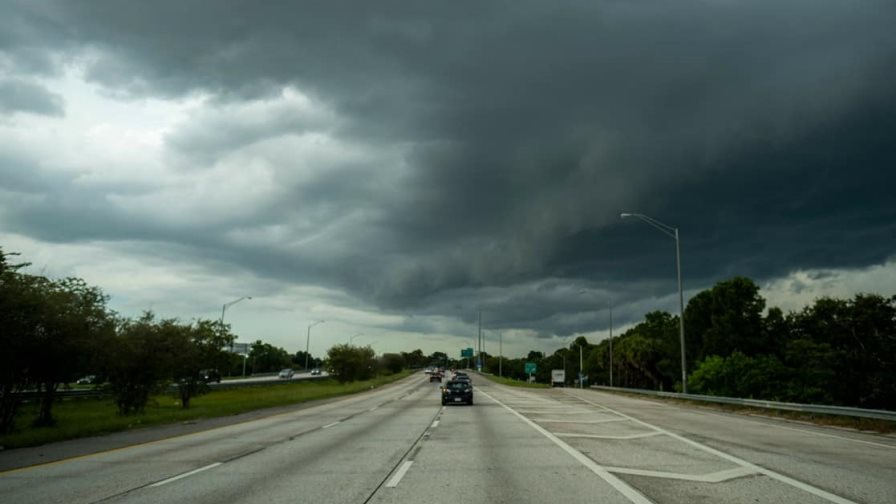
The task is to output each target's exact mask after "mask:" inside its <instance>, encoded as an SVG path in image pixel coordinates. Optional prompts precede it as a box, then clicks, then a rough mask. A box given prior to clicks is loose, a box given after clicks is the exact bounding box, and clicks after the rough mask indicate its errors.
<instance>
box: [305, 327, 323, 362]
mask: <svg viewBox="0 0 896 504" xmlns="http://www.w3.org/2000/svg"><path fill="white" fill-rule="evenodd" d="M323 323H324V321H323V320H318V321H317V322H315V323H313V324H311V325H309V326H308V334H307V336H305V371H308V348H309V346H310V344H311V328H312V327H314V326H316V325H317V324H323Z"/></svg>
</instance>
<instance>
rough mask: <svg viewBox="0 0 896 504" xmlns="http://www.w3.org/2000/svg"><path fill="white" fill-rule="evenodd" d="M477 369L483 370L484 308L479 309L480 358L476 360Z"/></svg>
mask: <svg viewBox="0 0 896 504" xmlns="http://www.w3.org/2000/svg"><path fill="white" fill-rule="evenodd" d="M476 371H479V372H480V373H481V372H482V310H479V359H478V360H477V361H476Z"/></svg>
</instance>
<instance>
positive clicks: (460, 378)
mask: <svg viewBox="0 0 896 504" xmlns="http://www.w3.org/2000/svg"><path fill="white" fill-rule="evenodd" d="M453 381H459V382H464V383H469V384H470V385H471V386H472V385H473V380H471V379H470V377H469V376H467V375H458V376H455V377H454V380H453Z"/></svg>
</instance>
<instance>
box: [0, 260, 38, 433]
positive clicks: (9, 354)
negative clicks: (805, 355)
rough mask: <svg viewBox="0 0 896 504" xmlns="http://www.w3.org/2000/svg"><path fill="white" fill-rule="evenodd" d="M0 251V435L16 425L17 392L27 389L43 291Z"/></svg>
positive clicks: (23, 265) (25, 264) (35, 281)
mask: <svg viewBox="0 0 896 504" xmlns="http://www.w3.org/2000/svg"><path fill="white" fill-rule="evenodd" d="M15 255H18V254H14V253H5V252H3V249H2V248H0V345H2V348H3V351H2V352H0V432H9V431H11V430H12V429H13V427H14V426H15V423H14V420H15V415H16V411H17V410H18V407H19V405H20V404H21V398H20V396H19V392H21V391H22V390H24V389H25V388H27V387H28V386H29V382H30V376H29V372H30V366H29V364H30V360H29V359H28V357H27V356H29V355H33V354H34V350H33V344H34V339H33V335H34V332H35V323H34V321H35V320H37V318H38V316H39V314H40V313H41V311H42V307H43V302H42V291H41V289H40V288H39V284H40V282H39V281H38V280H39V279H38V278H37V277H33V276H30V275H24V274H21V273H19V272H18V270H20V269H21V268H23V267H25V266H28V263H18V264H13V263H11V262H10V260H11V257H12V256H15Z"/></svg>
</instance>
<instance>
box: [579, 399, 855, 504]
mask: <svg viewBox="0 0 896 504" xmlns="http://www.w3.org/2000/svg"><path fill="white" fill-rule="evenodd" d="M567 394H569V395H571V396H572V397H577V396H575V395H573V394H570V393H569V392H567ZM578 399H579V400H581V401H584V402H586V403H588V404H593V405H594V406H598V407H600V408H603V409H605V410H607V411H612V412H613V413H616V414H617V415H619V416H623V417H626V418H628V419H631V421H632V422H635V423H638V424H641V425H643V426H645V427H648V428H650V429H654V430H656V431H657V432H662V433H663V434H666V435H667V436H671V437H673V438H675V439H677V440H679V441H681V442H682V443H687V444H689V445H691V446H693V447H694V448H697V449H700V450H703V451H705V452H707V453H712V454H713V455H715V456H717V457H721V458H723V459H725V460H727V461H729V462H734V463H735V464H737V465H739V466H742V467H746V468H748V469H752V470H753V471H755V472H758V473H760V474H764V475H766V476H768V477H769V478H772V479H776V480H778V481H780V482H781V483H786V484H788V485H790V486H793V487H796V488H799V489H800V490H803V491H805V492H808V493H810V494H812V495H814V496H816V497H821V498H822V499H825V500H827V501H830V502H836V503H837V504H857V503H856V502H854V501H851V500H849V499H845V498H843V497H840V496H839V495H835V494H832V493H830V492H827V491H825V490H822V489H820V488H817V487H814V486H812V485H809V484H808V483H803V482H802V481H799V480H795V479H793V478H791V477H789V476H785V475H783V474H780V473H776V472H775V471H772V470H771V469H766V468H764V467H762V466H758V465H756V464H753V463H751V462H747V461H746V460H744V459H741V458H738V457H735V456H734V455H730V454H728V453H725V452H723V451H719V450H716V449H715V448H712V447H709V446H706V445H704V444H700V443H698V442H696V441H693V440H690V439H688V438H686V437H684V436H679V435H678V434H675V433H673V432H669V431H667V430H666V429H663V428H662V427H657V426H656V425H651V424H649V423H647V422H643V421H641V420H638V419H637V418H634V417H631V416H629V415H626V414H625V413H620V412H618V411H616V410H613V409H610V408H608V407H606V406H604V405H602V404H597V403H594V402H591V401H589V400H588V399H582V398H581V397H578Z"/></svg>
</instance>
